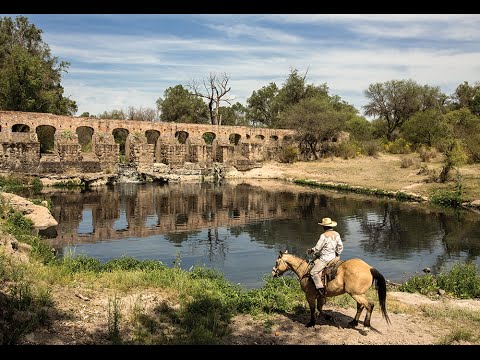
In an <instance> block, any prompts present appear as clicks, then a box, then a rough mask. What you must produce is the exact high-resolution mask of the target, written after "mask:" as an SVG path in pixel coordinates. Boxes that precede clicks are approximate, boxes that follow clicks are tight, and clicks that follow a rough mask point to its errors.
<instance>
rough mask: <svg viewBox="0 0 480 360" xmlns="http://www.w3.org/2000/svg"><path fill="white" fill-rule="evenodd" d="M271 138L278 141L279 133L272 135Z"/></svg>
mask: <svg viewBox="0 0 480 360" xmlns="http://www.w3.org/2000/svg"><path fill="white" fill-rule="evenodd" d="M270 140H272V141H278V136H277V135H272V136H270Z"/></svg>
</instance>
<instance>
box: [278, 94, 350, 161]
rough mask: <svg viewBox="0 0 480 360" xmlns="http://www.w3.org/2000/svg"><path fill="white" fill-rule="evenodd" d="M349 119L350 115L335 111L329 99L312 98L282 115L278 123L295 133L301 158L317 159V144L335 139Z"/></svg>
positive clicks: (318, 149) (318, 147)
mask: <svg viewBox="0 0 480 360" xmlns="http://www.w3.org/2000/svg"><path fill="white" fill-rule="evenodd" d="M351 116H352V113H351V112H348V111H338V110H336V109H335V107H334V105H333V104H332V103H331V101H330V99H329V98H325V97H322V98H320V97H312V98H307V99H303V100H301V101H300V102H299V103H297V104H295V105H292V106H290V107H289V108H288V109H286V110H285V111H284V112H282V113H281V114H280V124H281V125H282V126H283V127H287V128H291V129H296V130H297V135H296V139H297V142H298V144H299V148H300V153H301V154H302V155H303V156H305V157H306V158H307V159H308V158H310V157H313V158H315V159H318V152H319V151H320V150H321V148H320V144H321V143H322V142H326V141H329V140H332V139H333V138H337V137H338V135H339V133H340V131H341V130H342V129H344V128H345V122H346V121H347V120H348V119H349V118H350V117H351ZM322 155H323V153H321V154H320V156H322Z"/></svg>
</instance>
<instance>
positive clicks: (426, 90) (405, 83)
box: [364, 80, 446, 140]
mask: <svg viewBox="0 0 480 360" xmlns="http://www.w3.org/2000/svg"><path fill="white" fill-rule="evenodd" d="M364 93H365V96H366V97H367V98H368V99H369V103H368V104H367V105H365V106H364V109H365V115H367V116H377V117H378V118H380V119H381V120H382V121H383V124H384V125H385V126H386V128H385V135H386V137H387V139H388V140H394V138H395V136H396V133H398V131H399V130H400V128H401V127H402V125H403V124H404V123H405V121H407V119H409V118H410V117H411V116H412V115H413V114H415V113H416V112H417V111H420V110H427V109H430V108H435V109H439V110H441V109H442V107H443V105H444V103H445V99H446V95H445V94H443V93H442V92H441V91H440V89H439V88H438V87H431V86H428V85H425V86H421V85H419V84H417V83H416V82H415V81H413V80H390V81H387V82H384V83H376V84H371V85H370V86H369V87H368V89H367V90H365V92H364Z"/></svg>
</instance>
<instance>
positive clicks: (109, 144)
mask: <svg viewBox="0 0 480 360" xmlns="http://www.w3.org/2000/svg"><path fill="white" fill-rule="evenodd" d="M293 134H294V132H293V131H292V130H284V129H266V128H250V127H244V126H218V125H204V124H185V123H165V122H146V121H132V120H110V119H96V118H83V117H70V116H60V115H53V114H45V113H32V112H16V111H0V170H3V171H15V172H21V173H29V174H38V175H41V174H68V173H97V172H106V173H112V172H115V169H116V165H117V163H119V162H126V163H130V164H134V165H136V166H142V167H152V166H153V164H154V163H163V164H166V165H168V166H169V167H170V168H171V169H173V168H175V167H183V166H184V164H185V163H197V164H198V165H199V166H200V167H201V168H206V167H208V166H209V165H212V164H213V163H214V162H219V163H223V164H225V165H229V166H235V167H237V168H238V169H239V170H246V169H249V168H252V167H254V166H258V165H259V164H261V163H262V162H263V161H266V160H273V159H278V152H279V150H280V149H281V148H282V147H283V146H285V145H286V144H288V143H290V142H291V140H292V138H293Z"/></svg>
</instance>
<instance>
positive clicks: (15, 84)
mask: <svg viewBox="0 0 480 360" xmlns="http://www.w3.org/2000/svg"><path fill="white" fill-rule="evenodd" d="M42 32H43V31H42V30H40V29H38V28H37V27H36V26H35V25H34V24H31V23H30V22H29V21H28V19H27V18H26V17H24V16H17V17H16V18H15V20H13V19H12V18H10V17H3V18H0V109H2V110H13V111H33V112H46V113H53V114H57V115H73V114H75V112H76V111H77V105H76V103H75V101H73V100H70V99H69V98H68V97H65V96H64V95H63V92H64V89H63V87H62V86H61V84H60V82H61V77H62V72H64V71H65V72H66V70H67V69H68V66H69V63H68V62H65V61H61V62H58V58H57V57H52V55H51V53H50V47H49V46H48V44H47V43H45V42H44V41H43V39H42Z"/></svg>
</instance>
